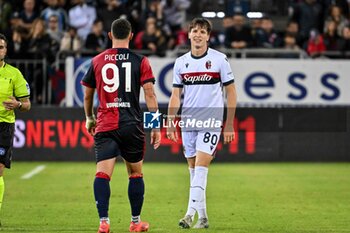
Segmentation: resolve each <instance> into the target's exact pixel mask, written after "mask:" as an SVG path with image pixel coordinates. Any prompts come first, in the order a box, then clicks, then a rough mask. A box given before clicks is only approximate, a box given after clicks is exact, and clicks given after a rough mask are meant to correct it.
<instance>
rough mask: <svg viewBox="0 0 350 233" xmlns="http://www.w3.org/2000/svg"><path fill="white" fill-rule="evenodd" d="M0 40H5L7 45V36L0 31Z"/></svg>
mask: <svg viewBox="0 0 350 233" xmlns="http://www.w3.org/2000/svg"><path fill="white" fill-rule="evenodd" d="M0 40H4V41H5V43H6V46H7V42H8V41H7V38H6V36H5V35H4V34H1V33H0Z"/></svg>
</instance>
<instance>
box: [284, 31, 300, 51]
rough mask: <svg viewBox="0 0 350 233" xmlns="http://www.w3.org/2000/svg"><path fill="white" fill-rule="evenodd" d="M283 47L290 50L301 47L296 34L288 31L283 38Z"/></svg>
mask: <svg viewBox="0 0 350 233" xmlns="http://www.w3.org/2000/svg"><path fill="white" fill-rule="evenodd" d="M283 48H285V49H290V50H298V49H300V47H299V46H298V44H297V40H296V38H295V35H293V34H290V33H286V34H285V35H284V38H283Z"/></svg>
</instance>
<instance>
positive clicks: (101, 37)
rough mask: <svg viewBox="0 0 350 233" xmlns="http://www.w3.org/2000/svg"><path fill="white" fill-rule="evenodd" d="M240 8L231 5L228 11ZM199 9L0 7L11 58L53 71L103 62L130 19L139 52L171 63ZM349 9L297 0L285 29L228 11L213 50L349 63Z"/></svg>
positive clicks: (183, 0)
mask: <svg viewBox="0 0 350 233" xmlns="http://www.w3.org/2000/svg"><path fill="white" fill-rule="evenodd" d="M232 1H233V0H231V1H230V0H226V1H223V2H225V4H226V6H228V5H229V4H228V2H232ZM263 1H264V0H254V1H252V2H254V4H257V3H258V2H263ZM270 1H273V2H276V1H274V0H270ZM235 2H244V1H235ZM246 2H247V1H246ZM252 2H251V4H252ZM205 3H206V1H203V4H205ZM192 4H198V1H190V0H144V1H139V0H11V1H10V0H0V33H3V34H5V35H6V36H7V38H9V45H8V54H9V58H10V59H42V58H46V59H47V61H48V64H55V61H57V59H61V58H64V57H65V56H67V55H68V54H73V55H76V56H81V55H95V54H97V53H99V52H101V51H103V50H104V49H106V48H109V47H110V46H111V40H110V39H109V38H108V35H107V32H108V31H110V28H109V27H110V25H111V22H112V21H113V20H114V19H116V18H119V17H121V18H123V17H124V18H126V19H128V20H129V21H130V22H131V24H132V28H133V30H134V31H133V33H134V38H133V41H132V43H131V48H132V49H138V50H139V52H140V53H143V54H145V55H149V56H152V55H153V56H160V57H164V56H166V55H167V52H169V51H174V49H175V48H187V49H188V46H189V40H188V36H187V20H189V19H187V20H186V14H187V13H189V10H190V9H191V8H193V6H192ZM276 4H277V3H276ZM349 4H350V1H349V0H289V1H288V15H286V16H285V18H286V22H287V24H286V26H285V27H284V28H282V30H281V28H278V29H277V28H276V27H275V24H276V22H275V21H274V18H273V17H269V16H268V15H267V14H263V17H262V18H247V17H246V14H245V13H246V12H243V11H240V10H239V9H240V8H235V9H233V10H232V9H231V10H230V9H226V10H225V11H226V12H225V13H226V15H225V17H224V18H222V20H221V23H220V25H219V27H217V26H216V27H214V30H213V32H212V34H211V39H210V46H211V47H213V48H215V49H219V50H220V49H221V50H224V49H225V51H240V50H242V49H256V48H267V49H276V48H278V49H282V50H284V49H285V50H286V51H305V52H306V53H307V54H308V55H309V56H310V57H312V58H317V57H320V56H321V57H329V58H349V57H350V56H349V53H350V26H349V16H350V15H349ZM237 9H238V10H237ZM216 20H217V19H216ZM285 57H286V58H288V57H289V56H288V54H286V55H285ZM38 75H39V76H40V75H41V74H40V72H39V73H38V74H37V76H38ZM29 79H31V78H30V77H29ZM29 82H30V83H31V84H30V85H31V86H32V87H33V86H34V85H33V84H32V83H33V81H31V80H29ZM35 82H37V83H36V85H38V86H40V85H43V84H42V83H40V81H35ZM36 89H38V88H37V87H36ZM36 95H38V96H39V98H38V100H37V101H34V103H35V102H40V98H41V97H40V95H41V94H40V92H39V93H38V94H36Z"/></svg>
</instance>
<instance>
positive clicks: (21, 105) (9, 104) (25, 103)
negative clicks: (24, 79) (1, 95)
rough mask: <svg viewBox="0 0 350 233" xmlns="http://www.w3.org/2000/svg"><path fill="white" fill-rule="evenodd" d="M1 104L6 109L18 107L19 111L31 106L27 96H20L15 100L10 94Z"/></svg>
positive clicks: (24, 110) (28, 108)
mask: <svg viewBox="0 0 350 233" xmlns="http://www.w3.org/2000/svg"><path fill="white" fill-rule="evenodd" d="M2 104H3V105H4V107H5V109H6V110H8V111H10V110H15V109H18V110H20V111H21V112H27V111H29V110H30V107H31V104H30V100H29V98H21V99H19V100H17V99H16V98H15V97H13V96H10V97H9V98H8V100H5V101H3V103H2Z"/></svg>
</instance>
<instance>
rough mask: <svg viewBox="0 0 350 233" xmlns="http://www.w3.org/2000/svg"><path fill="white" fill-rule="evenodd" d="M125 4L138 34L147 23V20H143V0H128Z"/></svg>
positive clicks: (133, 27)
mask: <svg viewBox="0 0 350 233" xmlns="http://www.w3.org/2000/svg"><path fill="white" fill-rule="evenodd" d="M125 4H126V9H127V12H128V20H129V22H130V23H131V27H132V30H133V33H134V34H135V35H136V34H137V33H138V32H140V31H142V30H143V28H144V27H143V26H144V23H145V21H142V11H143V9H142V1H139V0H128V1H126V3H125ZM108 31H110V30H108ZM132 45H133V43H131V44H130V46H132Z"/></svg>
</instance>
